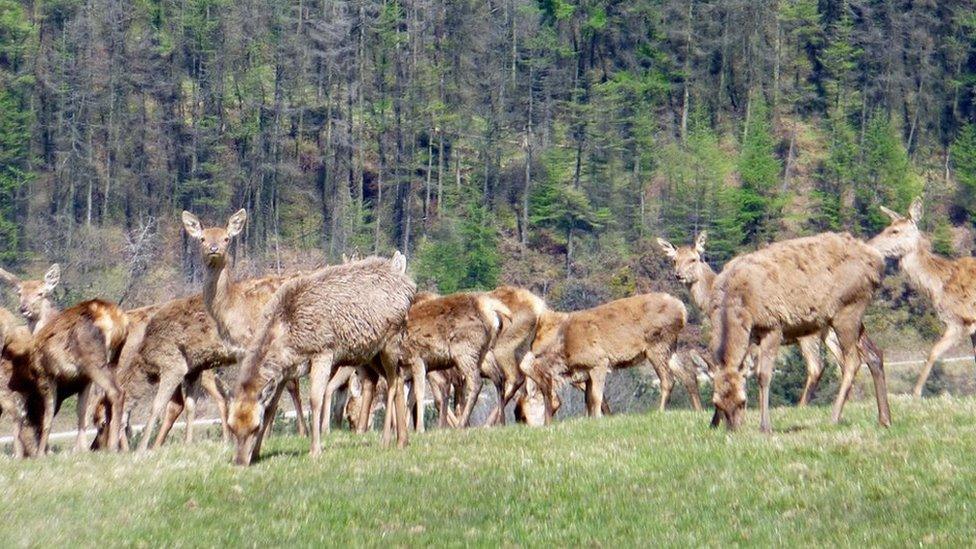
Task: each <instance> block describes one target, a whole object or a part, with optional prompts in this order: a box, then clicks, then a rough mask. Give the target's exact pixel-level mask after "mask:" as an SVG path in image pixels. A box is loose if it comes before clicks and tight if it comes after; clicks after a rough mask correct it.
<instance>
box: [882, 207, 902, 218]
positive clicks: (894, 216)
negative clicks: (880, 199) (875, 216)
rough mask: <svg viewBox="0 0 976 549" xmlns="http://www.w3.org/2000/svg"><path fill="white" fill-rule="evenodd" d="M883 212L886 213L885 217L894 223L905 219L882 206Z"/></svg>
mask: <svg viewBox="0 0 976 549" xmlns="http://www.w3.org/2000/svg"><path fill="white" fill-rule="evenodd" d="M881 211H882V212H884V213H885V215H887V216H888V217H889V218H891V220H892V221H901V220H902V219H905V218H904V217H902V215H901V214H900V213H898V212H896V211H894V210H890V209H888V208H885V207H884V206H881Z"/></svg>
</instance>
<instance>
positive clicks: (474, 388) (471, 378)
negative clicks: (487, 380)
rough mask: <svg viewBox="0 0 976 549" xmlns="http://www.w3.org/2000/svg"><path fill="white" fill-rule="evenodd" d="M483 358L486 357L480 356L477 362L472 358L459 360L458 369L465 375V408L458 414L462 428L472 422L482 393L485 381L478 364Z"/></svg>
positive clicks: (459, 425)
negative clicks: (473, 413) (472, 413)
mask: <svg viewBox="0 0 976 549" xmlns="http://www.w3.org/2000/svg"><path fill="white" fill-rule="evenodd" d="M483 359H484V357H480V358H479V360H478V361H476V362H472V361H471V360H470V359H461V360H459V361H458V362H457V366H458V369H459V370H461V373H462V375H463V376H464V408H463V409H462V410H461V415H460V416H458V427H459V428H462V429H463V428H465V427H468V426H469V425H470V424H471V412H473V411H474V407H475V405H476V404H477V403H478V395H479V394H480V393H481V385H482V383H483V381H482V379H481V371H480V370H479V368H478V364H479V363H480V362H481V360H483Z"/></svg>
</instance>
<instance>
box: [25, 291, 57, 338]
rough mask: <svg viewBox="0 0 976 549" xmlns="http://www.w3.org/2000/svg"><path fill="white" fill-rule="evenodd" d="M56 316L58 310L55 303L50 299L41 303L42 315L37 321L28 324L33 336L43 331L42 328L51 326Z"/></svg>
mask: <svg viewBox="0 0 976 549" xmlns="http://www.w3.org/2000/svg"><path fill="white" fill-rule="evenodd" d="M56 316H58V308H57V307H55V305H54V302H52V301H51V300H50V299H45V300H44V301H42V302H41V314H40V315H39V316H38V317H37V320H34V321H32V322H29V323H28V328H30V331H31V333H32V334H36V333H37V332H40V331H41V328H43V327H45V326H47V325H48V324H50V322H51V321H52V320H54V317H56Z"/></svg>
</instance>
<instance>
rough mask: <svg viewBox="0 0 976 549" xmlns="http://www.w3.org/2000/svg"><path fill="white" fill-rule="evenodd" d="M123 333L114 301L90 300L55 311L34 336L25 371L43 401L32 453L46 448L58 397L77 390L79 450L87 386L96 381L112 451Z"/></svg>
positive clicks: (120, 396)
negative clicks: (106, 404) (105, 408)
mask: <svg viewBox="0 0 976 549" xmlns="http://www.w3.org/2000/svg"><path fill="white" fill-rule="evenodd" d="M127 332H128V319H127V317H126V315H125V313H124V312H123V311H122V310H121V309H119V308H118V307H117V306H116V305H115V304H113V303H109V302H107V301H103V300H99V299H95V300H91V301H85V302H82V303H79V304H77V305H75V306H73V307H71V308H69V309H67V310H65V311H64V312H62V313H59V314H58V315H57V316H55V317H54V318H53V319H51V321H50V322H48V323H47V324H46V325H45V326H44V327H43V328H41V329H40V330H39V331H38V332H37V334H36V335H35V336H34V345H33V351H32V356H31V370H32V372H33V375H34V376H36V379H37V380H38V391H39V392H40V394H41V397H42V399H43V409H44V412H43V417H42V420H41V435H40V442H39V443H38V449H37V451H38V453H39V454H44V453H45V452H46V451H47V443H48V437H49V436H50V433H51V422H52V420H53V419H54V415H55V413H56V412H57V406H58V404H59V403H60V401H63V400H64V399H65V398H67V396H68V395H70V394H74V393H77V394H78V438H77V441H76V446H75V447H76V449H78V450H83V449H84V448H85V447H86V445H85V430H86V429H87V427H88V414H87V413H86V412H87V410H88V408H87V403H88V396H89V394H90V391H89V389H90V386H91V385H92V384H94V385H97V386H98V387H99V388H100V389H101V390H102V391H104V392H105V397H106V398H107V399H108V402H109V407H110V413H109V418H110V419H109V449H110V450H118V448H119V435H120V426H121V422H122V411H123V405H124V401H125V394H124V393H123V392H122V390H121V389H119V386H118V383H117V382H116V378H115V368H116V365H117V363H118V358H119V352H120V351H121V349H122V344H123V343H124V342H125V338H126V335H127Z"/></svg>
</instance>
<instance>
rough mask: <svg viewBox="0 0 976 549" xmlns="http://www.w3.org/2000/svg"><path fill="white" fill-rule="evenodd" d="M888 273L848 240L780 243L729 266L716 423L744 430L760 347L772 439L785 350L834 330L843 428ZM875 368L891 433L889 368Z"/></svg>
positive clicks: (716, 327)
mask: <svg viewBox="0 0 976 549" xmlns="http://www.w3.org/2000/svg"><path fill="white" fill-rule="evenodd" d="M883 272H884V258H883V257H882V256H881V254H880V253H878V252H877V251H876V250H874V249H873V248H871V247H870V246H868V245H867V244H865V243H864V242H861V241H860V240H858V239H856V238H854V237H852V236H851V235H849V234H846V233H845V234H837V233H823V234H820V235H817V236H812V237H806V238H797V239H793V240H787V241H783V242H778V243H775V244H771V245H770V246H768V247H766V248H763V249H761V250H758V251H756V252H753V253H750V254H746V255H742V256H739V257H737V258H735V259H733V260H732V261H731V262H729V263H728V265H726V267H725V269H724V270H723V271H722V273H721V274H719V275H718V277H717V278H716V279H715V284H714V288H713V298H712V307H711V311H710V316H711V322H712V352H713V354H714V356H715V359H716V360H717V361H718V362H719V363H720V364H721V370H720V371H719V372H717V373H716V375H715V379H714V381H715V393H714V396H713V401H714V403H715V405H716V408H717V412H718V414H717V415H716V420H718V419H719V418H721V419H725V420H726V424H727V426H728V427H729V428H730V429H735V428H736V427H738V426H739V424H740V423H741V421H742V416H743V412H744V409H745V403H746V396H745V379H744V376H743V365H744V361H745V357H746V354H747V353H748V352H749V347H750V345H751V344H753V343H755V344H758V346H759V351H758V359H757V364H756V366H757V376H756V377H757V379H758V381H759V390H760V399H759V407H760V416H761V419H760V428H761V429H762V430H763V431H767V432H768V431H770V430H771V425H770V421H769V382H770V379H771V377H772V371H773V365H774V363H775V359H776V353H777V350H778V349H779V346H780V344H781V343H782V342H784V341H785V342H790V341H795V340H796V339H797V338H801V337H806V336H811V335H819V334H822V333H823V332H824V330H826V329H828V328H832V329H833V330H834V332H835V333H836V334H837V338H838V341H839V345H840V348H841V352H842V354H843V357H844V362H843V366H842V371H843V379H842V381H841V386H840V392H839V394H838V395H837V400H836V401H835V403H834V410H833V419H834V421H839V420H840V417H841V413H842V411H843V407H844V403H845V401H846V400H847V396H848V393H849V391H850V388H851V384H852V383H853V381H854V375H855V373H856V372H857V369H858V366H859V365H860V364H861V361H862V354H863V353H862V348H863V347H864V343H861V340H862V339H864V338H863V336H864V326H863V323H862V320H863V317H864V311H865V309H866V308H867V306H868V305H869V304H870V303H871V300H872V298H873V297H874V292H875V290H876V289H877V287H878V286H879V285H880V283H881V277H882V275H883ZM868 366H869V367H870V369H871V374H872V376H873V377H874V384H875V391H876V396H877V400H878V411H879V420H880V422H881V423H882V425H888V424H889V423H890V419H889V413H888V403H887V390H886V388H885V378H884V367H883V364H882V362H881V360H878V361H868Z"/></svg>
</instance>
